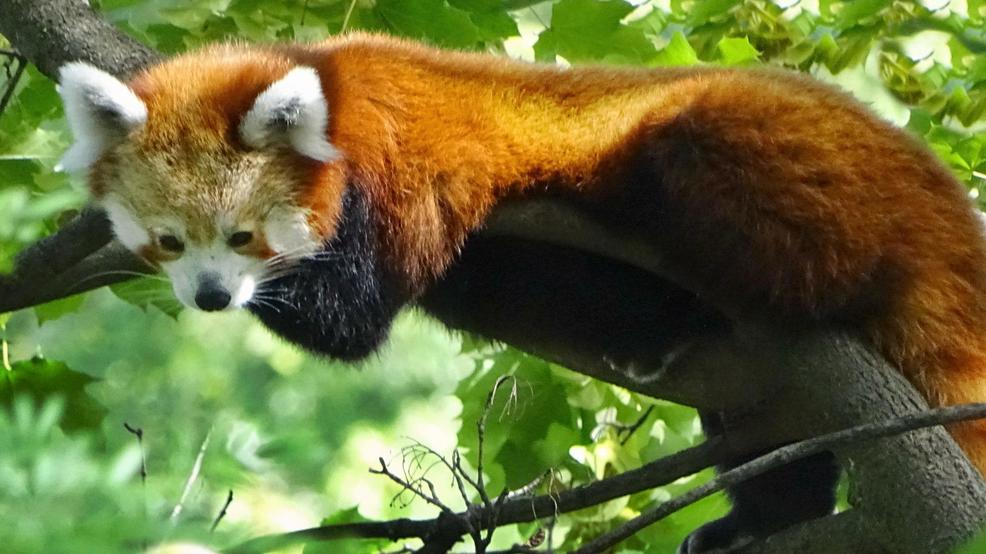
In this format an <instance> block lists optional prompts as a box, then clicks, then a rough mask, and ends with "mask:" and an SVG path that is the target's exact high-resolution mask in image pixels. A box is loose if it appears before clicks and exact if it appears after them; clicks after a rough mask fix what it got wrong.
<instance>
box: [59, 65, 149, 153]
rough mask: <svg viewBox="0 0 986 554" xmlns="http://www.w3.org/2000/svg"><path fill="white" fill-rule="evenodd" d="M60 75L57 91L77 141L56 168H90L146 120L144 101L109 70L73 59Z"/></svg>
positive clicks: (62, 69) (62, 68) (60, 70)
mask: <svg viewBox="0 0 986 554" xmlns="http://www.w3.org/2000/svg"><path fill="white" fill-rule="evenodd" d="M58 76H59V77H58V78H59V81H60V86H59V87H58V92H59V94H61V96H62V103H63V104H64V105H65V118H66V119H67V120H68V125H69V128H71V129H72V134H73V135H74V136H75V144H73V145H72V147H71V148H69V149H68V152H66V153H65V155H64V156H63V157H62V160H61V162H59V164H58V166H56V168H55V169H56V170H59V171H63V170H64V171H77V170H82V169H86V168H88V167H89V166H90V165H92V163H93V162H95V161H96V160H97V159H98V158H99V156H100V155H102V154H103V152H105V151H106V149H107V148H109V147H110V146H112V145H113V144H114V143H115V142H118V141H121V140H123V137H125V136H126V134H127V133H128V132H130V131H131V130H133V129H135V128H137V127H140V126H141V125H143V124H144V122H145V121H147V106H145V105H144V102H143V101H142V100H141V99H140V98H138V97H137V95H136V94H134V91H132V90H130V87H128V86H127V85H125V84H123V83H122V82H121V81H120V80H118V79H117V78H116V77H114V76H112V75H110V74H109V73H106V72H105V71H102V70H100V69H96V68H95V67H93V66H91V65H89V64H87V63H83V62H72V63H68V64H65V65H63V66H62V67H61V69H59V70H58Z"/></svg>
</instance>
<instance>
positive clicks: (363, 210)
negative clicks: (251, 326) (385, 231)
mask: <svg viewBox="0 0 986 554" xmlns="http://www.w3.org/2000/svg"><path fill="white" fill-rule="evenodd" d="M397 290H398V289H397V288H396V287H394V286H391V284H390V281H389V279H388V278H387V274H386V272H385V270H384V268H383V267H382V265H381V260H380V258H379V255H378V253H377V246H376V237H375V235H374V226H373V224H372V221H371V214H370V210H369V206H367V203H366V199H365V198H364V197H363V195H362V193H361V192H360V191H359V190H358V189H357V188H355V187H350V188H349V191H348V192H347V193H346V196H345V197H344V199H343V209H342V221H340V223H339V227H338V230H337V232H336V235H335V237H333V239H332V240H330V241H329V242H327V243H326V244H325V248H324V250H322V251H321V252H319V253H318V254H316V255H314V256H312V257H310V258H304V259H302V260H300V261H299V262H298V263H297V265H296V266H295V267H294V268H293V270H292V271H291V272H290V273H289V274H287V275H285V276H283V277H280V278H278V279H276V280H274V281H272V282H270V283H266V284H264V285H263V286H262V288H260V289H259V290H258V291H257V295H258V299H257V300H256V301H253V302H251V303H250V304H249V309H250V311H251V312H253V313H254V314H255V315H256V316H257V317H259V318H260V320H261V321H262V322H263V323H264V325H266V326H267V327H269V328H270V329H271V330H273V331H274V332H275V333H277V334H278V335H280V336H282V337H284V338H285V339H287V340H289V341H291V342H292V343H295V344H297V345H299V346H302V347H304V348H306V349H308V350H310V351H312V352H314V353H316V354H324V355H328V356H331V357H333V358H337V359H342V360H358V359H361V358H364V357H366V356H367V355H369V354H370V353H372V352H373V351H374V350H376V348H377V347H378V346H380V344H381V343H382V342H383V341H384V339H386V337H387V332H388V331H389V329H390V324H391V322H392V321H393V319H394V316H395V315H396V314H397V311H398V310H399V309H400V307H401V306H402V305H403V304H404V302H405V299H404V298H403V297H402V295H401V294H399V293H397V292H396V291H397Z"/></svg>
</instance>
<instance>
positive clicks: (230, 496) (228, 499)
mask: <svg viewBox="0 0 986 554" xmlns="http://www.w3.org/2000/svg"><path fill="white" fill-rule="evenodd" d="M232 503H233V489H229V494H227V495H226V502H225V503H223V507H222V509H221V510H219V515H217V516H216V519H215V520H213V522H212V527H210V528H209V531H210V532H212V531H215V530H216V527H218V526H219V522H220V521H222V520H223V518H224V517H226V510H227V509H229V505H230V504H232Z"/></svg>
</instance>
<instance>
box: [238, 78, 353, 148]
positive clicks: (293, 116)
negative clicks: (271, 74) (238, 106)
mask: <svg viewBox="0 0 986 554" xmlns="http://www.w3.org/2000/svg"><path fill="white" fill-rule="evenodd" d="M328 123H329V107H328V104H327V103H326V101H325V96H324V95H323V94H322V85H321V82H320V81H319V78H318V73H317V72H316V71H315V70H314V69H312V68H311V67H296V68H294V69H292V70H291V71H289V72H288V74H287V75H285V76H284V77H283V78H281V80H279V81H277V82H275V83H274V84H272V85H271V86H270V87H268V88H267V90H265V91H264V92H262V93H260V95H259V96H257V99H256V100H255V101H254V104H253V107H252V108H251V109H250V111H249V112H247V114H246V115H245V116H243V121H242V122H240V136H241V137H242V138H243V142H245V143H247V144H248V145H250V146H252V147H253V148H257V149H261V148H266V147H268V146H272V145H276V144H283V143H287V144H290V145H291V147H292V148H294V149H295V150H296V151H297V152H298V153H299V154H301V155H303V156H308V157H309V158H312V159H314V160H318V161H320V162H327V161H329V160H333V159H336V158H338V157H339V151H338V150H336V148H335V147H334V146H332V145H331V144H330V143H329V141H328V139H327V138H326V136H325V133H326V129H327V127H328Z"/></svg>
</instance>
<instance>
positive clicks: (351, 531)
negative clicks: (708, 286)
mask: <svg viewBox="0 0 986 554" xmlns="http://www.w3.org/2000/svg"><path fill="white" fill-rule="evenodd" d="M983 417H986V404H965V405H961V406H951V407H947V408H938V409H934V410H927V411H922V412H917V413H913V414H908V415H906V416H901V417H898V418H894V419H890V420H887V421H881V422H877V423H868V424H864V425H859V426H856V427H851V428H849V429H846V430H842V431H837V432H835V433H830V434H826V435H822V436H819V437H816V438H812V439H808V440H805V441H801V442H797V443H794V444H791V445H788V446H785V447H782V448H779V449H777V450H775V451H773V452H771V453H769V454H767V455H765V456H762V457H760V458H757V459H755V460H753V461H751V462H749V463H747V464H743V465H741V466H738V467H736V468H735V469H732V470H730V471H727V472H725V473H722V474H721V475H720V476H718V477H716V478H715V479H713V480H712V481H709V482H708V483H706V484H704V485H702V486H700V487H697V488H695V489H693V490H691V491H689V492H687V493H685V494H683V495H681V496H680V497H678V498H675V499H674V500H671V501H669V502H666V503H664V504H661V505H660V506H658V507H657V508H655V509H654V510H652V511H650V512H647V513H645V514H643V515H641V516H639V517H638V518H635V519H633V520H631V521H630V522H627V523H626V524H624V525H623V526H621V527H620V528H618V529H616V530H614V531H613V532H611V533H608V534H606V535H603V536H600V537H599V538H597V539H596V540H595V541H593V542H592V543H589V544H587V545H585V546H584V547H582V548H581V549H579V550H577V551H576V553H577V554H586V553H596V552H602V551H604V550H605V549H606V548H608V547H609V546H611V545H613V544H616V543H618V542H620V541H621V540H623V539H625V538H626V537H629V536H630V535H632V534H633V533H636V532H637V531H639V530H640V529H643V528H644V527H646V526H647V525H650V524H651V523H653V522H655V521H658V520H660V519H662V518H664V517H666V516H667V515H669V514H671V513H674V512H675V511H677V510H679V509H681V508H683V507H685V506H688V505H690V504H692V503H694V502H696V501H697V500H699V499H701V498H704V497H706V496H708V495H710V494H712V493H714V492H716V491H719V490H722V489H723V488H725V487H728V486H731V485H735V484H737V483H740V482H742V481H744V480H746V479H749V478H751V477H754V476H756V475H759V474H761V473H763V472H765V471H769V470H770V469H772V468H775V467H778V466H781V465H784V464H787V463H789V462H791V461H793V460H796V459H799V458H802V457H805V456H810V455H812V454H814V453H817V452H821V451H825V450H832V449H834V448H836V447H839V446H844V445H847V444H851V443H858V442H861V441H867V440H872V439H875V438H881V437H888V436H892V435H897V434H901V433H906V432H909V431H914V430H916V429H921V428H924V427H933V426H937V425H945V424H948V423H955V422H958V421H965V420H970V419H980V418H983ZM725 455H726V453H725V451H724V449H723V445H722V444H721V442H720V441H719V440H718V439H712V440H710V441H708V442H706V443H703V444H700V445H698V446H696V447H692V448H689V449H687V450H684V451H682V452H679V453H678V454H674V455H672V456H668V457H666V458H662V459H660V460H657V461H655V462H651V463H650V464H647V465H645V466H642V467H641V468H639V469H636V470H632V471H628V472H624V473H622V474H620V475H616V476H613V477H609V478H606V479H603V480H600V481H597V482H594V483H591V484H588V485H583V486H581V487H575V488H572V489H569V490H566V491H562V492H560V493H558V494H555V495H544V496H538V497H535V498H532V499H527V498H523V497H521V498H512V499H508V500H506V501H505V502H504V504H503V506H502V508H501V509H500V510H499V511H500V519H499V522H498V523H499V525H501V526H502V525H509V524H512V523H521V522H528V521H534V520H537V519H541V518H544V517H552V516H553V515H555V514H562V513H568V512H572V511H576V510H580V509H583V508H588V507H591V506H595V505H597V504H601V503H603V502H606V501H609V500H612V499H614V498H619V497H621V496H626V495H629V494H634V493H636V492H641V491H644V490H649V489H652V488H655V487H659V486H662V485H666V484H668V483H670V482H672V481H674V480H677V479H679V478H681V477H685V476H687V475H691V474H693V473H696V472H698V471H700V470H702V469H704V468H706V467H709V466H712V465H715V464H717V463H720V462H721V461H722V459H723V458H724V456H725ZM457 515H458V516H460V517H466V516H467V515H468V514H466V513H461V514H457ZM439 519H443V520H444V525H448V526H449V528H448V529H446V530H445V531H447V532H448V533H453V532H459V533H460V534H466V533H468V528H467V527H466V526H465V525H464V522H463V521H462V520H461V519H459V518H456V519H455V520H453V519H450V518H448V517H445V518H435V519H430V520H408V519H398V520H392V521H384V522H367V523H353V524H343V525H326V526H322V527H314V528H310V529H303V530H300V531H294V532H292V533H287V534H283V535H269V536H265V537H259V538H257V539H253V540H251V541H248V542H246V543H243V544H241V545H239V546H237V547H234V548H232V549H230V550H229V551H228V552H230V553H236V554H250V553H254V552H262V551H264V549H268V550H269V549H274V548H283V547H285V546H288V545H291V544H297V543H302V542H309V541H317V540H337V539H340V538H352V537H363V538H386V539H389V540H392V541H396V540H399V539H403V538H412V537H419V538H420V537H425V536H428V535H429V534H431V533H433V532H434V529H435V526H436V525H439V524H440V521H439ZM452 521H458V523H451V522H452ZM477 521H478V522H479V524H480V525H483V524H484V522H487V521H489V518H488V517H486V518H479V519H478V520H477ZM456 526H457V527H456ZM484 527H485V526H484Z"/></svg>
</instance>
